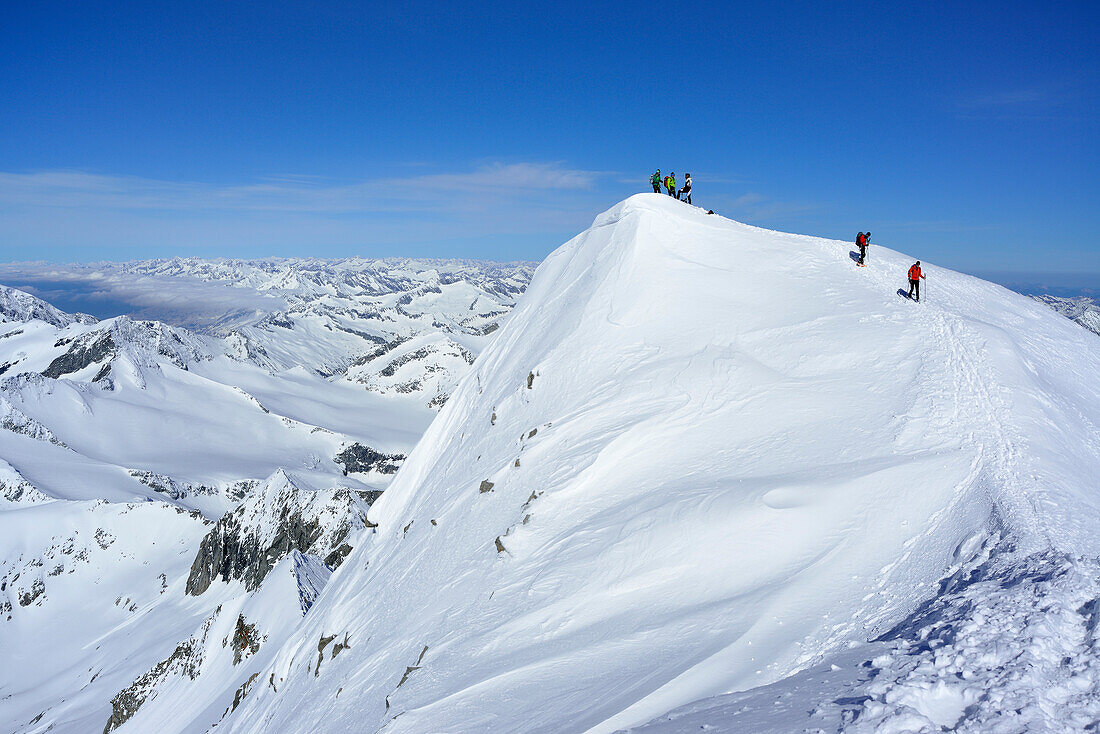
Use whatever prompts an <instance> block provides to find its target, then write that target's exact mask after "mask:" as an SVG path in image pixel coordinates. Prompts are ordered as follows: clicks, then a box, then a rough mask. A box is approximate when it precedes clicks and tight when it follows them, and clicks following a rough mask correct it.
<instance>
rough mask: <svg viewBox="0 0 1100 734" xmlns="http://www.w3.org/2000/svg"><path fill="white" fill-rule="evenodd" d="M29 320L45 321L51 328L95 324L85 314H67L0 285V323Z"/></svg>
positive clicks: (18, 291) (40, 300)
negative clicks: (76, 324)
mask: <svg viewBox="0 0 1100 734" xmlns="http://www.w3.org/2000/svg"><path fill="white" fill-rule="evenodd" d="M31 320H38V321H45V322H46V323H47V324H51V325H52V326H68V325H69V324H74V323H81V324H92V323H95V319H94V318H92V317H91V316H88V315H87V314H67V313H65V312H63V311H60V310H58V309H56V308H54V307H53V306H52V305H50V304H49V303H46V302H45V301H43V300H42V299H41V298H38V297H37V296H32V295H31V294H30V293H27V292H26V291H21V290H16V289H15V288H10V287H8V286H6V285H0V323H3V322H7V321H15V322H21V321H31Z"/></svg>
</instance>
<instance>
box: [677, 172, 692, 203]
mask: <svg viewBox="0 0 1100 734" xmlns="http://www.w3.org/2000/svg"><path fill="white" fill-rule="evenodd" d="M684 194H687V203H689V204H690V203H691V174H690V173H685V174H684V188H682V189H680V193H678V194H676V198H677V199H679V200H680V201H683V200H684Z"/></svg>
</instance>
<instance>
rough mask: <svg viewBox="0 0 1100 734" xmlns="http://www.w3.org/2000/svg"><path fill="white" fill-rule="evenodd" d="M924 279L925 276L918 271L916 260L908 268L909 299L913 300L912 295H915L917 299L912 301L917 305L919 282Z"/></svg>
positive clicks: (918, 261) (918, 300)
mask: <svg viewBox="0 0 1100 734" xmlns="http://www.w3.org/2000/svg"><path fill="white" fill-rule="evenodd" d="M926 279H927V278H926V276H925V275H924V273H922V272H921V269H920V260H917V261H916V262H915V263H913V265H912V267H910V268H909V297H910V298H913V294H914V293H916V294H917V297H916V298H915V299H913V300H915V301H916V302H917V303H920V282H921V281H922V280H926Z"/></svg>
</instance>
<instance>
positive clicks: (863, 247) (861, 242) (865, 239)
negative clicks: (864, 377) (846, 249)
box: [856, 232, 871, 267]
mask: <svg viewBox="0 0 1100 734" xmlns="http://www.w3.org/2000/svg"><path fill="white" fill-rule="evenodd" d="M870 240H871V233H870V232H866V233H864V232H860V233H859V236H857V237H856V246H857V247H858V248H859V260H857V261H856V265H859V266H860V267H865V265H864V262H863V261H864V260H866V259H867V245H868V244H869V243H870Z"/></svg>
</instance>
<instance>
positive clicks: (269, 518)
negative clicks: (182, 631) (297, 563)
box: [187, 483, 381, 596]
mask: <svg viewBox="0 0 1100 734" xmlns="http://www.w3.org/2000/svg"><path fill="white" fill-rule="evenodd" d="M380 495H381V492H355V491H352V490H350V489H338V490H327V491H324V492H315V491H310V490H302V489H299V488H297V487H295V486H294V485H293V484H290V483H285V484H282V485H279V486H275V487H273V486H272V485H271V484H270V483H269V484H268V486H267V487H266V488H265V489H264V490H262V491H259V492H258V493H257V494H256V495H253V496H250V497H249V498H248V499H246V500H245V501H244V502H243V503H241V505H239V506H238V507H237V508H236V509H235V510H233V511H232V512H229V513H227V514H226V515H225V516H224V517H223V518H222V519H221V520H219V521H218V522H217V523H216V524H215V525H214V527H213V529H211V531H210V532H209V533H207V535H206V537H205V538H203V540H202V543H201V544H200V546H199V552H198V554H197V555H196V556H195V560H194V562H193V563H192V564H191V573H190V575H189V576H188V578H187V593H188V594H191V595H192V596H198V595H199V594H202V593H203V592H204V591H206V590H207V589H208V588H210V584H211V583H213V582H214V580H215V579H219V578H220V579H222V580H223V581H235V580H239V581H243V582H244V584H245V587H246V588H247V589H248V591H254V590H255V589H257V588H259V586H260V583H261V582H262V581H263V580H264V578H266V577H267V574H268V573H269V572H270V571H271V569H272V568H274V566H275V564H276V563H278V562H279V561H280V560H282V559H283V558H285V557H286V556H287V555H289V554H290V553H291V551H294V550H297V551H299V552H301V553H310V554H313V555H315V556H318V557H320V558H324V559H325V563H326V565H329V567H330V568H334V567H336V566H339V565H340V563H342V562H343V560H344V558H346V557H347V555H348V553H350V552H351V550H352V546H351V544H350V543H349V542H348V537H349V535H350V534H351V532H352V530H355V529H360V528H365V527H370V524H369V523H368V521H367V519H366V511H367V509H368V508H369V507H370V505H371V503H373V502H374V500H376V499H377V498H378V497H379V496H380Z"/></svg>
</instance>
